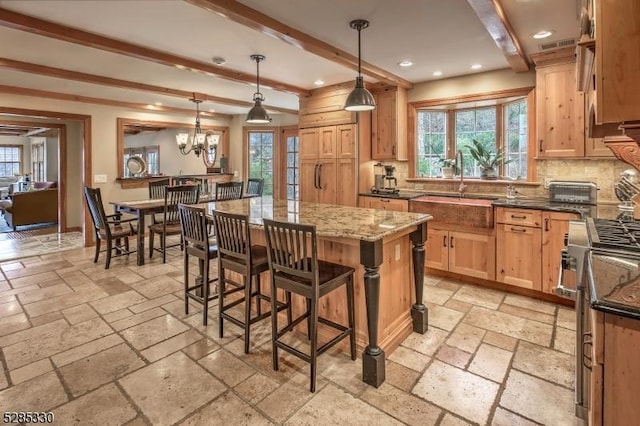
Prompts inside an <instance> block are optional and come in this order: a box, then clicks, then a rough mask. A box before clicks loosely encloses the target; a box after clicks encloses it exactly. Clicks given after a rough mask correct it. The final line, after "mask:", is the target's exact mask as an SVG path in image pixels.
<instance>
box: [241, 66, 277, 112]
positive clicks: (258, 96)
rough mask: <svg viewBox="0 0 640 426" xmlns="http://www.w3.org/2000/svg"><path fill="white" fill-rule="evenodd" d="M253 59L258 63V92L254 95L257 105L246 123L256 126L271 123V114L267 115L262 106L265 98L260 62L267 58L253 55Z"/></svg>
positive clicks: (251, 110)
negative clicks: (261, 85)
mask: <svg viewBox="0 0 640 426" xmlns="http://www.w3.org/2000/svg"><path fill="white" fill-rule="evenodd" d="M251 59H252V60H254V61H256V86H257V91H256V93H254V94H253V101H254V102H255V104H254V105H253V107H252V108H251V109H250V110H249V113H248V114H247V118H246V120H245V121H246V122H247V123H256V124H260V123H261V124H264V123H271V117H269V114H267V110H266V109H264V107H263V106H262V102H263V101H264V96H263V95H262V93H260V62H262V61H264V60H265V59H266V58H265V57H264V56H263V55H251Z"/></svg>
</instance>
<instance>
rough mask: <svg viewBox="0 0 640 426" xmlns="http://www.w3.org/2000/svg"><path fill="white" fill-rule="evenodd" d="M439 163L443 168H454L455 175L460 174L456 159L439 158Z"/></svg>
mask: <svg viewBox="0 0 640 426" xmlns="http://www.w3.org/2000/svg"><path fill="white" fill-rule="evenodd" d="M438 163H440V167H442V168H445V167H451V168H453V173H454V174H456V175H457V174H458V173H460V170H459V169H458V162H457V161H456V159H455V158H443V157H440V158H438Z"/></svg>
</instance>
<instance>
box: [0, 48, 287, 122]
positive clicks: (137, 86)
mask: <svg viewBox="0 0 640 426" xmlns="http://www.w3.org/2000/svg"><path fill="white" fill-rule="evenodd" d="M0 68H6V69H10V70H13V71H21V72H27V73H31V74H38V75H44V76H46V77H55V78H62V79H65V80H73V81H80V82H82V83H93V84H100V85H103V86H111V87H118V88H120V89H132V90H138V91H141V92H149V93H154V94H158V95H165V96H173V97H176V98H181V99H190V98H193V97H194V93H193V92H187V91H186V90H179V89H171V88H168V87H161V86H154V85H151V84H145V83H137V82H133V81H127V80H120V79H117V78H111V77H104V76H101V75H95V74H87V73H83V72H78V71H71V70H66V69H62V68H54V67H49V66H46V65H38V64H33V63H30V62H22V61H15V60H13V59H9V58H0ZM198 95H199V98H202V100H204V101H210V102H216V103H219V104H224V105H233V106H241V107H247V108H251V107H252V106H253V102H249V101H239V100H236V99H229V98H222V97H220V96H214V95H207V94H201V93H199V94H198ZM264 107H265V108H267V110H270V111H278V112H283V113H286V114H293V115H298V111H297V110H293V109H288V108H280V107H276V106H270V105H264Z"/></svg>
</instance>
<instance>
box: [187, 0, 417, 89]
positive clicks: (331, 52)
mask: <svg viewBox="0 0 640 426" xmlns="http://www.w3.org/2000/svg"><path fill="white" fill-rule="evenodd" d="M185 1H186V2H188V3H191V4H193V5H195V6H198V7H201V8H203V9H206V10H208V11H210V12H214V13H217V14H218V15H223V16H225V17H226V18H227V19H230V20H232V21H234V22H237V23H239V24H242V25H245V26H247V27H249V28H252V29H254V30H256V31H259V32H260V33H262V34H266V35H269V36H271V37H275V38H277V39H278V40H280V41H283V42H285V43H287V44H289V45H291V46H294V47H297V48H300V49H302V50H305V51H307V52H310V53H313V54H314V55H318V56H320V57H322V58H325V59H328V60H330V61H333V62H335V63H337V64H340V65H343V66H346V67H348V68H351V69H353V70H356V71H357V70H358V57H357V56H354V55H352V54H350V53H348V52H345V51H344V50H341V49H338V48H337V47H335V46H332V45H330V44H328V43H326V42H324V41H322V40H319V39H317V38H315V37H312V36H310V35H309V34H306V33H303V32H302V31H299V30H297V29H295V28H293V27H290V26H288V25H285V24H283V23H282V22H280V21H277V20H275V19H273V18H272V17H270V16H268V15H265V14H264V13H261V12H258V11H257V10H255V9H252V8H250V7H248V6H245V5H244V4H242V3H240V2H239V1H237V0H185ZM265 4H266V3H265ZM346 26H347V23H346V22H345V27H346ZM362 73H363V74H365V75H368V76H369V77H373V78H375V79H378V80H381V81H383V82H385V83H386V84H388V85H391V86H399V87H403V88H406V89H410V88H412V87H413V83H411V82H410V81H408V80H405V79H403V78H402V77H399V76H397V75H395V74H392V73H390V72H388V71H385V70H384V69H382V68H380V67H377V66H375V65H372V64H370V63H368V62H365V61H362Z"/></svg>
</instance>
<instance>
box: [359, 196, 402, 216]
mask: <svg viewBox="0 0 640 426" xmlns="http://www.w3.org/2000/svg"><path fill="white" fill-rule="evenodd" d="M359 206H360V207H365V208H369V209H379V210H392V211H396V212H408V211H409V200H401V199H398V198H383V197H366V196H362V195H361V196H360V201H359Z"/></svg>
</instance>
